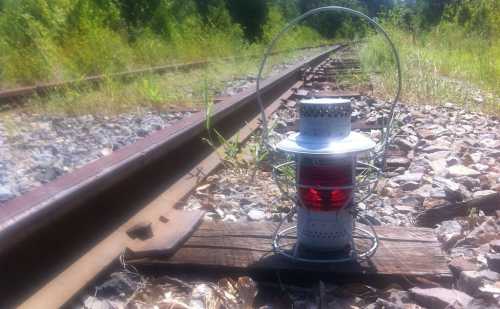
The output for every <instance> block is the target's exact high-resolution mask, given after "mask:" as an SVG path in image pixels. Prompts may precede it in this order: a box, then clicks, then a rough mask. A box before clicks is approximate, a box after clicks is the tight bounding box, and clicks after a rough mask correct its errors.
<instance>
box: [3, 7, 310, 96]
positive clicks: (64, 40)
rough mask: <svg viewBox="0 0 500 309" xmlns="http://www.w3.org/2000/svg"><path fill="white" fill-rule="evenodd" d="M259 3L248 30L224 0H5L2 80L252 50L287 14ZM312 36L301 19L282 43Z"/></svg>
mask: <svg viewBox="0 0 500 309" xmlns="http://www.w3.org/2000/svg"><path fill="white" fill-rule="evenodd" d="M257 2H259V1H257ZM228 3H229V2H228ZM263 3H265V2H263ZM233 6H234V4H233ZM236 8H239V7H238V6H236ZM236 8H233V10H235V11H236ZM257 9H260V8H257ZM265 9H266V10H265V11H263V12H262V13H261V15H262V16H263V18H261V19H262V24H260V25H257V26H258V27H257V26H254V27H257V28H258V30H259V31H258V32H256V31H254V32H252V33H250V34H248V36H247V34H246V33H245V32H247V33H248V32H249V31H248V27H246V25H242V24H239V23H237V20H236V21H235V20H234V18H232V17H231V14H230V13H231V12H230V11H229V9H228V8H227V6H226V2H225V1H224V0H212V1H201V0H198V1H196V0H182V1H181V0H153V1H136V0H78V1H74V0H3V2H2V6H1V8H0V10H1V11H0V51H1V52H0V86H2V88H9V87H13V86H18V85H31V84H34V83H38V82H47V81H60V80H70V79H75V78H76V79H78V78H81V77H84V76H89V75H95V74H103V73H104V74H105V73H112V72H117V71H124V70H128V69H133V68H139V67H148V66H151V65H163V64H168V63H174V62H175V63H178V62H187V61H194V60H204V59H208V58H218V57H225V56H234V55H239V56H244V55H250V54H255V53H257V52H259V51H260V50H261V49H262V47H263V46H264V45H265V44H266V43H267V42H268V40H269V39H270V38H272V37H273V35H274V33H276V31H278V30H279V29H280V28H281V27H282V26H283V25H284V23H285V21H286V19H285V18H284V17H283V14H282V12H281V10H280V9H279V8H278V7H277V6H274V5H270V6H269V7H265ZM247 13H248V12H247ZM250 13H251V11H250ZM318 39H319V35H317V34H316V33H315V32H314V31H312V30H311V29H310V28H306V27H299V28H297V29H296V31H295V32H293V33H292V34H291V35H290V36H288V37H287V39H286V40H284V41H283V42H281V46H280V47H281V48H289V47H292V46H300V45H305V44H318V43H320V41H318Z"/></svg>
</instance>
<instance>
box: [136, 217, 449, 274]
mask: <svg viewBox="0 0 500 309" xmlns="http://www.w3.org/2000/svg"><path fill="white" fill-rule="evenodd" d="M275 227H276V225H275V224H273V223H244V224H242V223H204V224H202V225H201V226H200V227H199V229H198V230H197V231H196V232H195V233H194V234H193V236H192V237H191V238H190V239H189V240H188V241H187V242H186V243H185V244H184V246H183V247H182V248H181V249H179V250H178V251H177V252H176V253H175V254H174V255H173V256H172V257H170V258H154V257H153V258H144V259H136V260H132V261H129V262H130V263H134V264H138V265H141V264H142V265H150V264H155V265H157V266H158V265H162V264H164V265H184V266H191V265H197V266H202V267H209V268H217V269H221V270H237V271H241V270H243V271H252V270H300V271H321V272H324V271H329V272H332V273H338V274H380V275H407V276H408V275H410V276H411V275H413V276H432V277H450V276H451V273H450V271H449V269H448V267H447V263H446V257H445V255H444V253H443V252H442V250H441V248H440V245H439V242H438V241H437V240H436V237H435V235H434V233H433V231H432V229H427V228H414V227H411V228H403V227H389V226H378V227H376V231H377V232H378V235H379V238H380V246H379V248H378V250H377V252H376V254H375V255H374V256H373V257H372V258H371V259H370V260H368V261H365V262H362V263H361V264H358V263H342V264H330V265H313V264H306V263H295V262H292V261H289V260H287V259H286V258H283V257H281V256H279V255H276V254H274V253H273V251H272V246H271V238H272V235H273V232H274V229H275ZM284 241H286V242H287V243H289V244H292V245H293V243H294V242H295V239H293V238H290V239H286V240H284ZM363 242H366V241H364V240H359V241H357V245H359V246H361V245H362V243H363ZM290 247H291V246H290Z"/></svg>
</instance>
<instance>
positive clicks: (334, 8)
mask: <svg viewBox="0 0 500 309" xmlns="http://www.w3.org/2000/svg"><path fill="white" fill-rule="evenodd" d="M333 11H339V12H344V13H349V14H351V15H354V16H358V17H361V18H362V19H364V20H366V21H368V22H369V23H370V24H371V25H373V26H374V28H375V29H376V30H377V31H379V32H380V33H381V34H382V35H383V36H384V38H385V39H386V40H387V42H388V43H389V46H390V48H391V51H392V53H393V56H394V59H395V60H396V69H397V73H398V80H397V83H398V84H397V91H396V95H395V97H394V99H393V100H392V103H391V108H390V112H389V120H388V121H387V124H386V128H385V130H384V134H383V139H382V140H383V142H382V145H381V146H382V151H381V153H382V155H384V153H385V149H386V147H387V143H388V139H389V138H390V133H391V129H392V124H393V120H394V113H395V108H396V104H397V102H398V101H399V97H400V94H401V87H402V76H401V64H400V60H399V54H398V51H397V49H396V47H395V45H394V43H393V42H392V40H391V38H390V37H389V35H388V34H387V32H386V31H385V30H384V28H382V26H381V25H380V24H378V23H377V22H376V21H375V20H373V19H372V18H370V17H368V16H367V15H365V14H363V13H361V12H359V11H356V10H353V9H350V8H346V7H342V6H325V7H320V8H316V9H312V10H310V11H308V12H306V13H304V14H302V15H300V16H298V17H296V18H295V19H293V20H292V21H291V22H290V23H288V24H287V25H286V26H285V27H284V28H283V29H281V31H280V32H279V33H278V34H277V35H276V36H275V37H274V38H273V40H272V41H271V43H270V44H269V45H268V47H267V49H266V52H265V53H264V57H263V58H262V61H261V63H260V67H259V73H258V74H257V80H256V94H257V102H258V104H259V107H260V112H261V118H262V141H263V143H264V145H266V147H268V148H269V144H268V142H267V141H268V134H269V131H268V130H269V129H268V123H267V117H266V113H265V109H264V103H263V101H262V95H261V89H260V84H261V79H262V73H263V71H264V67H265V65H266V63H267V59H268V57H269V56H270V55H271V53H272V51H273V49H274V47H275V46H276V43H277V42H278V40H279V39H280V38H281V37H282V36H283V35H284V34H285V33H286V32H287V31H288V30H289V29H290V28H292V27H293V26H295V25H297V24H298V23H299V22H301V21H302V20H304V19H306V18H307V17H309V16H313V15H316V14H319V13H322V12H333Z"/></svg>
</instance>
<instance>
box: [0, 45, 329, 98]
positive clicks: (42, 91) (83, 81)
mask: <svg viewBox="0 0 500 309" xmlns="http://www.w3.org/2000/svg"><path fill="white" fill-rule="evenodd" d="M327 46H329V45H326V44H321V45H316V46H308V47H301V48H294V49H286V50H280V51H275V52H273V53H272V55H278V54H284V53H290V52H295V51H301V50H308V49H315V48H323V47H327ZM250 57H251V58H256V57H260V55H251V56H250ZM237 59H238V57H226V58H222V59H219V60H228V61H229V60H233V61H234V60H237ZM209 64H210V61H209V60H202V61H194V62H188V63H178V64H169V65H160V66H153V67H148V68H142V69H136V70H129V71H124V72H116V73H111V74H101V75H93V76H87V77H83V78H80V79H75V80H69V81H60V82H48V83H40V84H36V85H32V86H23V87H16V88H12V89H4V90H1V89H0V106H1V105H8V104H13V103H14V105H19V104H22V103H23V100H25V99H26V98H29V97H32V96H34V95H38V96H45V95H48V94H50V93H51V92H54V91H59V90H65V89H71V88H75V87H80V86H86V85H94V86H97V85H99V84H100V83H102V82H103V81H105V80H109V79H110V78H111V79H121V80H127V79H133V78H136V77H138V76H141V75H144V74H165V73H169V72H183V71H191V70H195V69H200V68H204V67H206V66H208V65H209Z"/></svg>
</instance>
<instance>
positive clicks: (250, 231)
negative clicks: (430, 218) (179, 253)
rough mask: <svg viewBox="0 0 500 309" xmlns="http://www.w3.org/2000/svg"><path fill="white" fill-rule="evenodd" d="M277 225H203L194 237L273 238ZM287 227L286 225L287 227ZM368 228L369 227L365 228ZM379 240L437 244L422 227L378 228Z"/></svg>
mask: <svg viewBox="0 0 500 309" xmlns="http://www.w3.org/2000/svg"><path fill="white" fill-rule="evenodd" d="M276 226H277V223H268V222H266V223H256V222H249V223H244V224H241V223H239V224H238V223H224V224H223V223H214V222H205V223H203V224H202V225H201V226H200V227H199V228H198V230H197V231H196V232H195V234H194V235H193V236H197V237H203V236H216V237H218V236H222V235H227V236H244V237H245V236H248V237H257V238H258V237H266V238H271V237H272V235H273V233H274V231H275V229H276ZM285 226H286V225H284V227H285ZM365 228H367V227H365ZM375 229H376V231H377V234H378V236H379V238H381V239H391V240H405V241H423V242H426V241H427V242H436V235H435V234H434V231H433V230H432V229H429V228H422V227H405V228H400V227H394V226H383V225H382V226H376V227H375Z"/></svg>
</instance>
